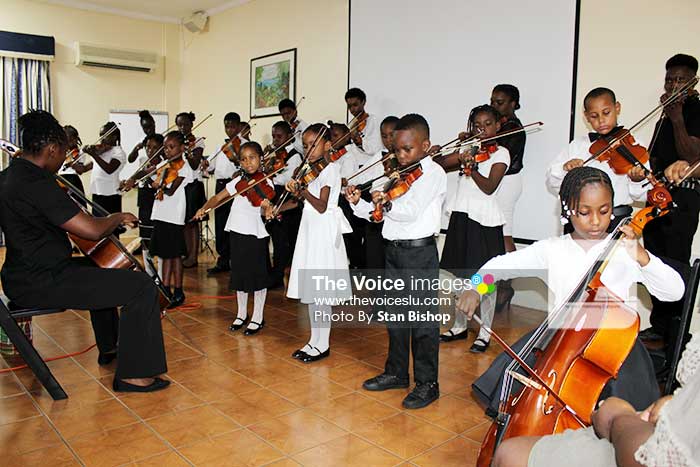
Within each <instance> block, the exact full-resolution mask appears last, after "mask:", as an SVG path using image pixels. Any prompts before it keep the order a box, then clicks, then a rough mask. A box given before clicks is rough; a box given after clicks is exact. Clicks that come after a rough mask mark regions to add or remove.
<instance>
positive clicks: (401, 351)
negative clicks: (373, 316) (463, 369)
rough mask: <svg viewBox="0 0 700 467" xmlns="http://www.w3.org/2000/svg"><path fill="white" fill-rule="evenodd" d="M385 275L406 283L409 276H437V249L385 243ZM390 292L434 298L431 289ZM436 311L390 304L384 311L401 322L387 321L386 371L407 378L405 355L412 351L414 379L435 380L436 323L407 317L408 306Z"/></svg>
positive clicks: (438, 335) (434, 311)
mask: <svg viewBox="0 0 700 467" xmlns="http://www.w3.org/2000/svg"><path fill="white" fill-rule="evenodd" d="M385 272H386V277H387V278H389V279H392V280H394V281H395V280H396V279H399V278H401V279H403V280H404V282H405V283H406V285H407V290H409V287H408V285H409V284H410V283H411V282H410V281H411V277H412V276H413V277H419V278H421V279H437V278H438V252H437V246H436V245H435V243H432V244H430V245H427V246H420V247H402V246H395V245H393V244H392V243H388V244H387V245H386V271H385ZM395 294H396V295H394V294H390V295H391V296H397V297H405V296H406V295H408V294H410V295H411V296H412V297H415V298H416V299H417V300H420V301H421V302H422V301H424V300H425V299H428V298H437V291H436V290H435V291H434V290H409V291H408V292H406V291H403V292H395ZM411 309H413V310H417V311H420V312H425V311H430V312H431V313H437V312H438V311H439V310H438V307H437V306H424V305H423V304H421V305H417V306H393V307H387V310H386V311H387V313H388V314H390V315H394V316H403V317H405V319H406V321H404V322H403V323H400V322H398V323H387V330H388V332H389V356H388V357H387V360H386V364H385V367H384V371H385V372H386V373H387V374H389V375H394V376H398V377H400V378H405V379H408V366H409V360H408V359H409V355H410V352H413V376H414V379H415V381H416V383H430V382H437V380H438V352H439V345H440V323H437V322H431V321H413V322H410V321H408V312H409V310H411Z"/></svg>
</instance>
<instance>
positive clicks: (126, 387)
mask: <svg viewBox="0 0 700 467" xmlns="http://www.w3.org/2000/svg"><path fill="white" fill-rule="evenodd" d="M168 386H170V381H168V380H167V379H162V378H153V382H152V383H151V384H149V385H148V386H137V385H136V384H131V383H127V382H125V381H122V380H120V379H116V378H114V382H113V383H112V389H114V390H115V391H117V392H153V391H160V390H161V389H165V388H167V387H168Z"/></svg>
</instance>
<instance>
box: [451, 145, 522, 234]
mask: <svg viewBox="0 0 700 467" xmlns="http://www.w3.org/2000/svg"><path fill="white" fill-rule="evenodd" d="M495 164H505V165H506V170H508V166H509V165H510V153H509V152H508V149H506V148H504V147H503V146H498V149H497V150H496V152H494V153H493V154H491V157H489V160H487V161H486V162H481V163H480V164H479V165H478V166H477V168H476V170H478V171H479V173H480V174H481V175H483V176H484V177H488V176H489V173H491V168H492V167H493V166H494V165H495ZM499 188H500V185H499ZM497 191H498V188H496V191H494V192H493V193H492V194H490V195H487V194H486V193H484V192H483V191H481V188H479V187H478V186H477V185H476V183H475V182H474V179H473V178H471V177H467V176H465V175H460V176H459V180H458V181H457V190H456V192H455V194H454V198H452V199H451V200H450V201H449V202H448V204H447V206H448V211H450V212H452V211H457V212H463V213H466V214H468V215H469V218H470V219H472V220H474V221H476V222H478V223H479V224H481V225H483V226H484V227H495V226H498V225H503V224H505V222H506V218H505V216H504V215H503V211H501V208H500V206H499V204H498V200H497V199H496V192H497Z"/></svg>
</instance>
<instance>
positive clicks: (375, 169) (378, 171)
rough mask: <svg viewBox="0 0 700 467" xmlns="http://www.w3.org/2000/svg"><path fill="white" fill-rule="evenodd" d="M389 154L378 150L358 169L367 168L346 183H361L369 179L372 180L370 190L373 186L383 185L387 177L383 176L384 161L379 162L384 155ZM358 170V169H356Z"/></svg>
mask: <svg viewBox="0 0 700 467" xmlns="http://www.w3.org/2000/svg"><path fill="white" fill-rule="evenodd" d="M387 154H389V153H388V152H386V151H379V152H378V153H376V154H375V155H373V156H372V157H370V158H369V159H367V161H366V162H365V163H364V164H363V165H362V167H361V168H360V169H367V170H365V171H364V172H362V173H361V174H359V175H358V176H356V177H353V178H352V179H351V180H348V185H361V184H363V183H365V182H368V181H370V180H374V182H372V191H374V188H376V187H380V186H383V185H384V184H385V183H386V182H387V178H386V177H385V176H384V163H383V162H380V161H381V160H382V159H383V158H384V157H386V155H387ZM358 172H359V170H358Z"/></svg>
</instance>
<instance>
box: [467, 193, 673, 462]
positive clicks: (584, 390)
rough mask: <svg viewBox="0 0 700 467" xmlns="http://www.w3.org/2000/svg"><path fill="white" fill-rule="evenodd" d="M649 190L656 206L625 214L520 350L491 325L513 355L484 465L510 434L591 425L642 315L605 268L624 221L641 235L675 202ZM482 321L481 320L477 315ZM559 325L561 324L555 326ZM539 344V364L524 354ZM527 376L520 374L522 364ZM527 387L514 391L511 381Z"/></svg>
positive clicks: (486, 441) (482, 459) (483, 454)
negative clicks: (606, 279)
mask: <svg viewBox="0 0 700 467" xmlns="http://www.w3.org/2000/svg"><path fill="white" fill-rule="evenodd" d="M653 191H654V193H651V192H650V194H649V195H648V200H649V202H650V204H652V203H653V204H652V205H650V206H648V207H646V208H644V209H642V210H640V211H639V212H637V214H636V215H634V216H633V217H632V218H628V219H625V220H624V221H623V222H622V223H621V224H620V225H619V226H618V227H617V228H616V229H615V230H614V231H613V232H612V234H611V237H610V239H609V240H608V241H607V243H606V244H605V245H604V248H603V251H602V252H601V253H600V254H599V256H598V257H597V258H596V260H595V261H594V263H593V265H592V266H591V268H590V269H589V270H588V271H587V272H586V273H585V274H584V276H583V277H582V278H581V280H580V281H579V283H578V285H577V287H576V288H575V289H574V290H573V291H572V292H571V293H570V294H569V296H568V297H567V299H566V300H565V301H564V302H563V304H562V305H561V306H559V307H558V308H557V309H556V310H554V311H553V312H552V313H551V314H549V315H548V316H547V318H546V319H545V320H544V322H543V323H542V324H541V325H540V326H538V328H537V329H536V330H535V332H534V334H533V336H532V337H531V338H530V339H529V340H528V341H527V343H526V344H525V346H524V348H523V349H522V350H521V351H520V352H519V353H517V354H516V353H515V352H514V351H513V350H512V349H510V347H509V346H508V345H507V344H506V343H505V342H504V341H503V340H502V339H501V338H500V337H498V336H497V335H496V334H495V333H493V332H492V331H491V330H490V329H488V328H485V329H486V331H487V332H489V333H490V334H491V335H492V336H493V337H494V338H495V339H496V340H497V341H498V342H499V344H501V345H502V346H503V347H504V349H505V350H506V353H507V354H508V355H510V356H511V357H512V358H513V362H511V363H510V365H509V366H508V368H507V370H506V373H505V375H504V379H503V386H502V391H501V398H500V404H499V410H498V415H497V417H496V420H495V422H494V423H493V424H492V425H491V427H490V428H489V430H488V432H487V434H486V436H485V437H484V440H483V442H482V445H481V449H480V451H479V457H478V460H477V465H478V466H482V467H485V466H488V465H490V463H491V460H492V457H493V455H494V453H495V450H496V448H497V447H498V445H499V444H500V443H501V442H502V441H503V440H504V439H507V438H513V437H518V436H544V435H551V434H556V433H561V432H563V431H564V430H566V429H578V428H583V427H586V426H588V425H590V424H591V419H590V414H591V413H592V412H593V411H594V410H595V408H596V403H597V401H598V399H599V397H600V394H601V393H602V391H603V389H604V387H605V385H606V384H607V382H608V381H609V380H610V379H611V378H615V377H616V376H617V375H618V372H619V371H620V368H621V366H622V364H623V362H624V361H625V360H626V359H627V357H628V355H629V353H630V352H631V350H632V347H633V346H634V343H635V341H636V339H637V334H638V332H639V315H638V314H637V312H636V311H635V310H633V309H631V308H630V307H628V306H627V305H626V304H625V303H624V302H623V301H622V300H621V299H619V298H618V297H617V296H616V295H615V294H614V293H612V292H611V291H610V290H608V289H607V288H606V287H605V285H604V284H603V283H602V282H601V276H602V274H603V271H604V270H605V268H606V267H607V265H608V264H609V260H610V258H611V257H612V255H613V253H614V252H615V251H616V249H617V247H618V246H619V245H620V244H621V242H620V240H621V239H622V238H623V235H624V234H623V233H622V231H621V230H620V227H621V226H622V225H630V226H631V227H632V229H633V230H634V231H635V233H636V234H638V235H639V234H641V232H642V230H643V229H644V226H645V225H646V224H647V222H649V221H650V220H652V219H655V218H657V217H660V216H663V215H665V214H667V213H668V212H669V211H670V209H671V208H672V207H673V201H672V199H671V196H670V194H669V193H668V191H667V190H665V188H664V187H662V186H660V185H658V184H657V185H656V186H655V190H653ZM477 322H478V320H477ZM553 323H556V326H551V325H552V324H553ZM534 349H539V350H540V351H539V352H538V353H536V354H535V363H534V364H533V365H532V366H529V365H528V364H527V363H526V362H525V361H524V358H525V356H526V355H529V354H530V353H531V352H532V351H533V350H534ZM518 366H519V367H520V368H522V369H523V370H525V373H526V374H527V376H524V375H522V374H519V373H516V372H515V370H516V367H518ZM515 381H517V382H520V383H522V384H523V389H522V390H521V391H520V392H519V393H517V394H511V389H512V385H513V383H514V382H515Z"/></svg>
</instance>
